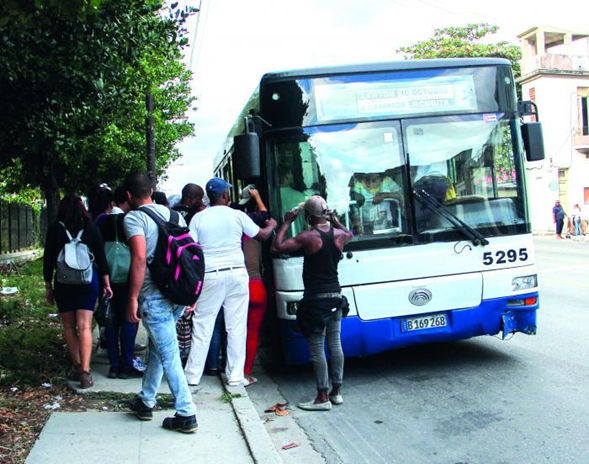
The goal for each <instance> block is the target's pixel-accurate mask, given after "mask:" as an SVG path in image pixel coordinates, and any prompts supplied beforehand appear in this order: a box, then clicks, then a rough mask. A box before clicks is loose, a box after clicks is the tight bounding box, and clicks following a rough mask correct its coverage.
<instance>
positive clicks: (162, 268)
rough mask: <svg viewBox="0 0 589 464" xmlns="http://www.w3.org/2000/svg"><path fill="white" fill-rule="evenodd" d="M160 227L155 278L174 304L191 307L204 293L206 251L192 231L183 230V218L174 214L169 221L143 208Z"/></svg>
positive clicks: (151, 268)
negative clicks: (197, 241)
mask: <svg viewBox="0 0 589 464" xmlns="http://www.w3.org/2000/svg"><path fill="white" fill-rule="evenodd" d="M138 211H141V212H143V213H145V214H147V215H148V216H149V217H150V218H151V219H153V221H154V222H155V223H156V224H157V227H158V233H159V236H158V240H157V245H156V247H155V254H154V257H153V261H152V262H151V263H149V264H148V267H149V272H150V273H151V278H152V280H153V281H154V282H155V284H156V285H157V286H158V288H159V289H160V291H161V292H162V293H163V294H164V296H166V297H167V298H169V299H170V300H171V301H172V302H173V303H176V304H179V305H185V306H191V305H193V304H194V303H196V300H198V297H199V296H200V293H201V291H202V283H203V278H204V273H205V259H204V253H203V251H202V248H201V247H200V245H199V244H198V243H196V242H195V241H194V239H193V238H192V235H190V232H189V230H188V227H184V226H181V225H180V224H179V223H178V222H179V220H180V219H179V218H180V216H179V214H178V213H177V212H176V211H172V210H171V211H170V220H169V221H165V220H164V219H163V218H162V217H161V216H160V215H159V214H157V213H156V212H154V211H152V210H150V209H149V208H139V210H138Z"/></svg>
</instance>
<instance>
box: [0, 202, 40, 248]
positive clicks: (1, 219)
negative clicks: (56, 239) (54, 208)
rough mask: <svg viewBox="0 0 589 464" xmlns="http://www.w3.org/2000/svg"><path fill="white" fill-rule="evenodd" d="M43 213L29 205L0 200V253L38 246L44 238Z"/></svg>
mask: <svg viewBox="0 0 589 464" xmlns="http://www.w3.org/2000/svg"><path fill="white" fill-rule="evenodd" d="M46 230H47V221H46V219H45V213H44V212H42V213H39V212H38V211H35V210H34V209H33V208H32V207H31V206H30V205H25V204H14V203H4V202H1V201H0V253H14V252H17V251H22V250H26V249H29V248H32V247H34V246H39V245H40V244H41V243H42V242H43V241H44V240H45V234H46Z"/></svg>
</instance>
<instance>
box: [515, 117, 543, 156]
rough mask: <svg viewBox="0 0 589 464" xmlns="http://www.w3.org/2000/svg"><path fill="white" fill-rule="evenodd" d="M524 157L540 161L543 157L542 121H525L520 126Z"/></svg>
mask: <svg viewBox="0 0 589 464" xmlns="http://www.w3.org/2000/svg"><path fill="white" fill-rule="evenodd" d="M521 128H522V138H523V139H524V148H525V150H526V159H527V160H528V161H542V160H543V159H544V138H543V136H542V123H540V122H525V123H523V124H522V126H521Z"/></svg>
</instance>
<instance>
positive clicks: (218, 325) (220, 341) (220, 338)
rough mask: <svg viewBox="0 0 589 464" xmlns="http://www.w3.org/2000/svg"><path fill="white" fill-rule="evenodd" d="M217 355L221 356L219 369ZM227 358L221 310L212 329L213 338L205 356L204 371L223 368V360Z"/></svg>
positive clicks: (223, 320)
mask: <svg viewBox="0 0 589 464" xmlns="http://www.w3.org/2000/svg"><path fill="white" fill-rule="evenodd" d="M219 355H220V356H221V364H222V365H221V366H220V367H219ZM226 358H227V335H226V334H225V319H224V318H223V310H222V309H221V311H219V315H218V316H217V320H216V321H215V328H214V329H213V336H212V337H211V345H210V346H209V353H208V354H207V362H206V364H205V369H209V370H211V369H212V370H219V369H220V368H221V369H224V368H225V360H226Z"/></svg>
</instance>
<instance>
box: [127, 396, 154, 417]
mask: <svg viewBox="0 0 589 464" xmlns="http://www.w3.org/2000/svg"><path fill="white" fill-rule="evenodd" d="M128 405H129V409H130V410H131V411H133V412H134V413H135V414H136V415H137V418H138V419H139V420H142V421H150V420H152V419H153V408H150V407H149V406H146V405H145V403H144V402H143V400H142V399H141V398H139V397H138V396H136V397H135V398H133V399H132V400H131V401H129V404H128Z"/></svg>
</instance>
